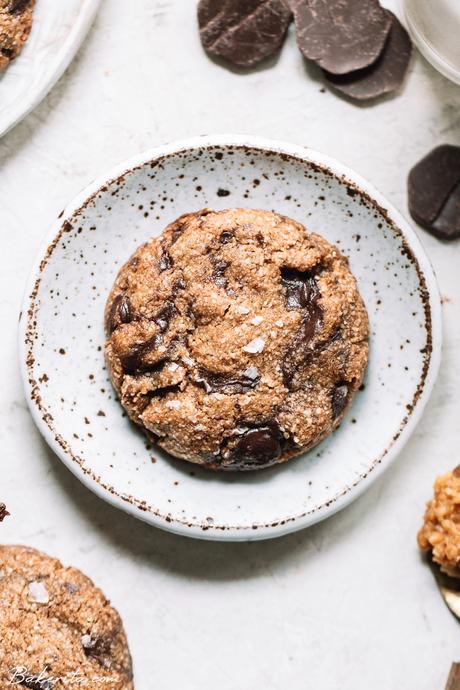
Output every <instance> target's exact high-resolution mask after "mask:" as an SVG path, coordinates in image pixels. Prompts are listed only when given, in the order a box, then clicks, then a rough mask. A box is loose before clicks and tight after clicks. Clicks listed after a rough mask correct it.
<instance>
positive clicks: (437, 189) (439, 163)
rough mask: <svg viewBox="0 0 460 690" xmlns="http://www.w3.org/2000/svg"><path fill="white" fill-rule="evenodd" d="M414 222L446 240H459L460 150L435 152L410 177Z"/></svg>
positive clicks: (448, 148) (445, 148)
mask: <svg viewBox="0 0 460 690" xmlns="http://www.w3.org/2000/svg"><path fill="white" fill-rule="evenodd" d="M408 189H409V211H410V213H411V216H412V218H413V219H414V220H415V221H416V222H417V223H418V224H419V225H421V226H422V227H423V228H425V229H426V230H428V231H429V232H431V234H432V235H435V236H436V237H439V238H440V239H443V240H453V239H456V238H457V237H460V147H459V146H450V145H447V144H444V145H442V146H438V147H437V148H435V149H433V150H432V151H431V152H430V153H429V154H428V155H427V156H425V158H423V159H422V160H421V161H420V162H419V163H417V165H415V166H414V167H413V168H412V170H411V171H410V173H409V180H408Z"/></svg>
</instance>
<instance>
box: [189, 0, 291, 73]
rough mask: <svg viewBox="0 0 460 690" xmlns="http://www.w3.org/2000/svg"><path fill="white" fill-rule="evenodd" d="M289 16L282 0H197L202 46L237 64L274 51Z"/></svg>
mask: <svg viewBox="0 0 460 690" xmlns="http://www.w3.org/2000/svg"><path fill="white" fill-rule="evenodd" d="M291 19H292V13H291V11H290V9H289V8H288V6H287V4H286V3H285V2H284V0H200V2H199V4H198V25H199V28H200V36H201V42H202V44H203V47H204V48H205V50H206V51H207V52H208V53H209V54H210V55H213V56H215V57H219V58H223V59H224V60H228V61H229V62H230V63H232V64H233V65H237V66H238V67H253V66H254V65H256V64H257V63H258V62H261V61H262V60H264V59H265V58H268V57H271V56H272V55H275V54H276V53H278V51H279V50H280V49H281V46H282V44H283V41H284V38H285V36H286V32H287V29H288V27H289V24H290V22H291Z"/></svg>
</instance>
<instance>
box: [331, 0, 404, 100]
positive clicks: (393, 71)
mask: <svg viewBox="0 0 460 690" xmlns="http://www.w3.org/2000/svg"><path fill="white" fill-rule="evenodd" d="M387 14H389V15H390V17H391V22H392V23H391V29H390V33H389V34H388V38H387V41H386V43H385V46H384V48H383V51H382V53H381V55H380V56H379V57H378V58H377V60H376V61H375V62H374V63H373V64H372V65H369V67H365V68H364V69H360V70H356V71H354V72H349V73H348V74H339V75H338V74H332V73H331V72H327V71H324V76H325V78H326V80H327V81H328V82H329V83H330V84H331V85H332V86H333V87H334V88H335V89H336V91H340V92H341V93H343V94H345V95H346V96H349V97H350V98H354V99H356V100H358V101H365V100H368V99H370V98H377V97H378V96H383V95H384V94H386V93H391V92H392V91H397V89H399V88H400V87H401V86H402V84H403V82H404V78H405V76H406V74H407V70H408V67H409V63H410V58H411V55H412V43H411V40H410V37H409V34H408V33H407V31H406V29H405V28H404V27H403V25H402V24H401V22H400V21H399V20H398V18H397V17H395V15H394V14H393V13H392V12H390V11H389V10H387Z"/></svg>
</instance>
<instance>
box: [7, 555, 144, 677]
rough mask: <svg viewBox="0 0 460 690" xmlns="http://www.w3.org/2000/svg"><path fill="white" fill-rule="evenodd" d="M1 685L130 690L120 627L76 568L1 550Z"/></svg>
mask: <svg viewBox="0 0 460 690" xmlns="http://www.w3.org/2000/svg"><path fill="white" fill-rule="evenodd" d="M0 640H1V644H0V681H2V682H1V683H0V685H1V686H2V687H6V686H7V685H9V684H14V685H18V686H19V687H25V688H31V689H32V690H33V689H34V688H40V689H41V690H51V689H54V688H56V690H57V688H61V687H65V688H68V689H69V690H76V689H77V688H81V687H82V686H85V687H86V686H87V685H88V686H90V687H91V688H93V689H94V690H102V689H103V688H108V687H110V688H112V689H113V690H132V688H133V683H132V671H131V658H130V654H129V650H128V644H127V641H126V637H125V633H124V631H123V625H122V622H121V619H120V616H119V615H118V613H117V612H116V611H115V609H113V608H112V607H111V606H110V604H109V602H108V601H107V599H106V598H105V596H104V595H103V593H102V592H101V591H100V590H99V589H97V587H95V586H94V585H93V583H92V582H91V580H89V579H88V578H87V577H86V576H85V575H83V574H82V573H81V572H79V571H78V570H76V569H75V568H65V567H64V566H63V565H62V564H61V563H60V562H59V561H58V560H56V559H55V558H50V557H49V556H46V555H45V554H42V553H40V552H38V551H35V550H34V549H30V548H27V547H24V546H0Z"/></svg>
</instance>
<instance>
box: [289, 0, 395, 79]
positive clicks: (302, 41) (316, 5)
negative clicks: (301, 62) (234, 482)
mask: <svg viewBox="0 0 460 690" xmlns="http://www.w3.org/2000/svg"><path fill="white" fill-rule="evenodd" d="M290 5H291V8H292V9H293V11H294V21H295V26H296V33H297V43H298V46H299V49H300V51H301V52H302V53H303V55H304V56H305V57H306V58H307V59H308V60H313V61H314V62H316V63H317V64H318V65H319V66H320V67H322V68H323V69H325V70H327V71H328V72H332V73H333V74H347V73H349V72H354V71H355V70H359V69H364V68H365V67H369V65H372V64H373V63H374V62H375V61H376V60H377V58H378V57H379V55H380V54H381V52H382V50H383V47H384V45H385V42H386V40H387V36H388V34H389V32H390V28H391V24H392V22H391V16H390V15H389V14H388V13H387V12H386V11H385V10H384V9H383V8H382V7H381V5H380V3H379V1H378V0H290Z"/></svg>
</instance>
